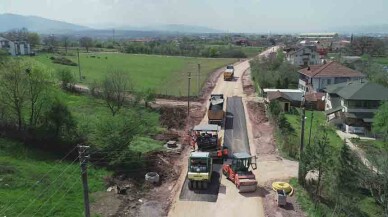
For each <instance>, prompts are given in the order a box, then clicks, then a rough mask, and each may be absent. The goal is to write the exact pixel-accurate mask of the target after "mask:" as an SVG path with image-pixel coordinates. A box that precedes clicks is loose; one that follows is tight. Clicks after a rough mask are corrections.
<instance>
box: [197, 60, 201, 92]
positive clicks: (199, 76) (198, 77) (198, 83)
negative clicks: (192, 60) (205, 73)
mask: <svg viewBox="0 0 388 217" xmlns="http://www.w3.org/2000/svg"><path fill="white" fill-rule="evenodd" d="M200 88H201V64H199V63H198V76H197V89H198V95H199V93H200V91H201V90H200Z"/></svg>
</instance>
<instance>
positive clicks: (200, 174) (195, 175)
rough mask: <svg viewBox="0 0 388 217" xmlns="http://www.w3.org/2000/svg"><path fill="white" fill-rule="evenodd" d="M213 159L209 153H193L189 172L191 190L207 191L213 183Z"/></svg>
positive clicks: (190, 158)
mask: <svg viewBox="0 0 388 217" xmlns="http://www.w3.org/2000/svg"><path fill="white" fill-rule="evenodd" d="M212 171H213V159H212V158H211V157H210V153H209V152H191V153H190V157H189V164H188V170H187V179H188V187H189V189H190V190H194V189H207V187H208V185H209V184H210V182H211V177H212Z"/></svg>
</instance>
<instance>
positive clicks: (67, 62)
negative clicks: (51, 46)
mask: <svg viewBox="0 0 388 217" xmlns="http://www.w3.org/2000/svg"><path fill="white" fill-rule="evenodd" d="M50 59H51V60H52V61H53V63H56V64H61V65H66V66H78V65H77V63H75V62H73V61H71V60H70V59H68V58H66V57H50Z"/></svg>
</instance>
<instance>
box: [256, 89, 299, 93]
mask: <svg viewBox="0 0 388 217" xmlns="http://www.w3.org/2000/svg"><path fill="white" fill-rule="evenodd" d="M263 91H264V92H266V93H267V92H276V91H280V92H290V93H291V92H292V93H303V90H300V89H268V88H265V89H263Z"/></svg>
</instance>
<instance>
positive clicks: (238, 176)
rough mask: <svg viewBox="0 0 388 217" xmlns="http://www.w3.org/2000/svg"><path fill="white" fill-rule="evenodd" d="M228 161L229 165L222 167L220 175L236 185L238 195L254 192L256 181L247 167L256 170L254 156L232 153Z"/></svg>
mask: <svg viewBox="0 0 388 217" xmlns="http://www.w3.org/2000/svg"><path fill="white" fill-rule="evenodd" d="M230 160H231V163H230V162H229V163H225V164H224V165H223V167H222V173H223V174H224V175H225V176H226V177H227V178H228V179H229V180H231V181H232V182H233V183H234V184H235V185H236V187H237V188H238V189H239V192H240V193H243V192H253V191H255V190H256V188H257V181H256V177H255V175H254V174H253V173H252V171H250V170H249V167H252V170H255V169H257V164H256V156H251V155H250V154H248V153H245V152H240V153H234V154H233V157H232V159H230ZM230 160H229V161H230Z"/></svg>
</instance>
